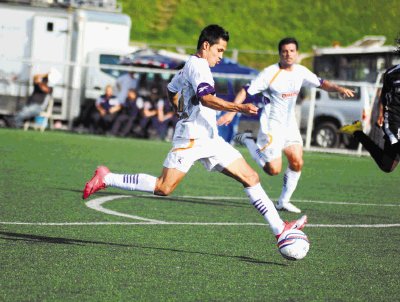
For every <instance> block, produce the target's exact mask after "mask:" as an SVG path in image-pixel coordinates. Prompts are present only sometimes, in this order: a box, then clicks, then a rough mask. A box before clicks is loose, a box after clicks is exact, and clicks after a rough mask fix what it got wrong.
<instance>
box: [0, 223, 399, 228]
mask: <svg viewBox="0 0 400 302" xmlns="http://www.w3.org/2000/svg"><path fill="white" fill-rule="evenodd" d="M0 225H30V226H32V225H34V226H99V225H163V226H166V225H192V226H264V227H265V226H268V224H266V223H256V222H254V223H253V222H249V223H237V222H144V221H142V222H112V221H99V222H18V221H17V222H14V221H0ZM398 227H400V223H392V224H307V228H398Z"/></svg>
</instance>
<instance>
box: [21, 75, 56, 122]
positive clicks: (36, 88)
mask: <svg viewBox="0 0 400 302" xmlns="http://www.w3.org/2000/svg"><path fill="white" fill-rule="evenodd" d="M48 82H49V73H46V74H36V75H34V77H33V92H32V94H31V96H30V97H29V98H28V101H27V103H26V105H25V106H24V107H23V108H22V109H21V111H19V112H17V114H16V115H15V116H14V120H13V123H14V126H15V127H17V128H21V127H22V126H23V124H24V121H26V120H29V119H31V118H33V117H35V116H37V115H39V114H40V112H42V111H43V110H44V109H46V107H47V104H48V98H47V96H48V95H50V94H51V92H52V90H53V89H52V88H51V87H50V86H49V84H48Z"/></svg>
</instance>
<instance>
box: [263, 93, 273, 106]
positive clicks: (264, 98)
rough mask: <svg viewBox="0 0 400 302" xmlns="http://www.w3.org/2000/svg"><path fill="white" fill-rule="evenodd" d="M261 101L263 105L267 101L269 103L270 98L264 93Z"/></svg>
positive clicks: (266, 103)
mask: <svg viewBox="0 0 400 302" xmlns="http://www.w3.org/2000/svg"><path fill="white" fill-rule="evenodd" d="M262 101H263V103H264V105H268V104H269V103H271V100H270V99H269V98H267V97H266V96H265V95H263V96H262Z"/></svg>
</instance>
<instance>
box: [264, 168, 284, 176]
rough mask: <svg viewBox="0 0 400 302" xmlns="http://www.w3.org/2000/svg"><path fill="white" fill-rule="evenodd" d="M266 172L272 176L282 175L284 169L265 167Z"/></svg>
mask: <svg viewBox="0 0 400 302" xmlns="http://www.w3.org/2000/svg"><path fill="white" fill-rule="evenodd" d="M263 170H264V172H265V173H267V174H268V175H270V176H274V175H278V174H279V173H281V170H282V168H275V167H267V166H265V167H264V169H263Z"/></svg>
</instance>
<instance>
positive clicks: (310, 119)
mask: <svg viewBox="0 0 400 302" xmlns="http://www.w3.org/2000/svg"><path fill="white" fill-rule="evenodd" d="M310 92H311V95H310V108H309V110H308V121H307V135H306V147H305V149H310V146H311V135H312V130H313V124H314V108H315V96H316V94H317V89H315V88H311V91H310Z"/></svg>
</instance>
